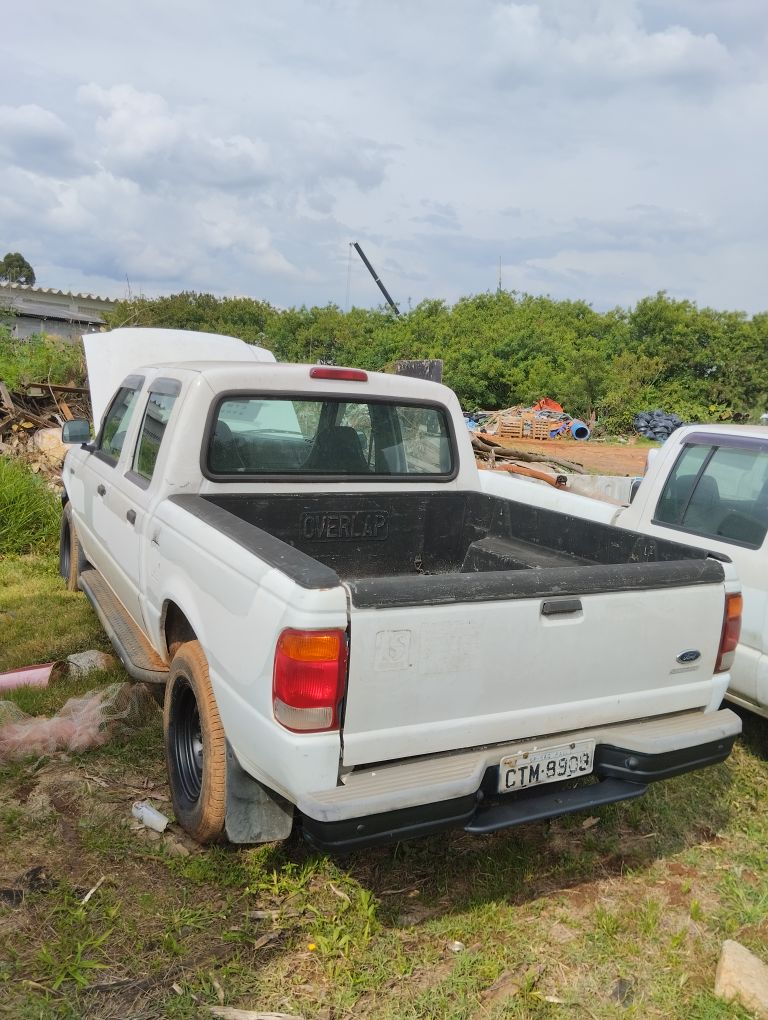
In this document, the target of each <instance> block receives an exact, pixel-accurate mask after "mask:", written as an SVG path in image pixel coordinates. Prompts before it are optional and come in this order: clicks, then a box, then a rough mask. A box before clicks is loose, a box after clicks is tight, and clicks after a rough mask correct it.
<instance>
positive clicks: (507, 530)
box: [170, 491, 723, 607]
mask: <svg viewBox="0 0 768 1020" xmlns="http://www.w3.org/2000/svg"><path fill="white" fill-rule="evenodd" d="M170 500H171V502H173V503H175V504H176V505H178V506H180V507H183V508H184V509H185V510H187V511H188V512H190V513H192V514H194V515H195V516H196V517H199V518H201V519H202V520H205V521H206V522H207V523H209V524H210V525H211V526H212V527H214V528H217V529H218V530H220V531H222V532H224V533H225V534H226V535H228V537H230V538H232V539H233V540H234V541H236V542H238V543H239V544H240V545H241V546H243V547H244V548H246V549H248V551H249V552H252V553H254V554H255V555H256V556H258V557H259V558H260V559H262V560H264V561H265V562H267V563H269V564H271V565H272V566H275V567H277V568H278V569H280V570H282V571H283V572H284V573H286V574H287V575H288V576H289V577H291V578H292V579H293V580H295V581H296V582H297V583H298V584H300V585H301V586H302V587H305V588H328V587H332V586H334V585H337V584H339V583H341V581H342V580H343V581H344V582H345V583H346V584H347V587H348V589H349V591H350V593H351V598H352V601H353V604H355V605H356V606H361V607H363V606H367V607H384V606H408V605H419V604H423V603H425V602H429V603H451V602H465V601H495V600H497V599H514V598H535V597H542V596H566V595H575V594H578V595H587V594H595V593H597V592H604V591H622V590H632V591H636V590H642V589H651V588H660V587H682V586H686V585H691V584H712V583H717V582H722V580H723V568H722V566H721V565H720V563H719V562H717V561H716V560H714V559H712V558H710V557H708V556H707V553H706V552H705V551H703V550H701V549H695V548H692V547H690V546H684V545H678V544H677V543H676V542H670V541H667V540H666V539H661V538H656V537H653V536H650V535H640V534H637V533H636V532H632V531H627V530H625V529H622V528H615V527H613V526H611V525H608V524H600V523H597V522H595V521H589V520H584V519H583V518H579V517H573V516H571V515H569V514H562V513H557V512H555V511H553V510H545V509H542V508H540V507H534V506H529V505H528V504H525V503H518V502H515V501H514V500H509V499H502V498H501V497H498V496H492V495H488V494H486V493H482V492H471V491H470V492H448V493H441V492H437V493H433V492H392V493H386V492H375V493H362V494H361V493H333V494H330V493H323V494H321V495H317V496H314V495H308V494H270V495H268V496H262V495H251V494H248V493H242V494H240V493H238V494H228V495H224V494H222V495H218V494H216V495H205V496H171V497H170Z"/></svg>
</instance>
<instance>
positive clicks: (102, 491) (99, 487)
mask: <svg viewBox="0 0 768 1020" xmlns="http://www.w3.org/2000/svg"><path fill="white" fill-rule="evenodd" d="M96 491H97V492H98V494H99V495H100V496H106V494H107V487H106V485H97V486H96Z"/></svg>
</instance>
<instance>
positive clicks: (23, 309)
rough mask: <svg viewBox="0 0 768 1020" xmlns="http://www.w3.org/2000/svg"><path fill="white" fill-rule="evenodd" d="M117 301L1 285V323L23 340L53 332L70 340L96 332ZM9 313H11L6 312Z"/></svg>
mask: <svg viewBox="0 0 768 1020" xmlns="http://www.w3.org/2000/svg"><path fill="white" fill-rule="evenodd" d="M116 304H117V301H115V300H113V299H112V298H103V297H97V296H96V295H95V294H72V293H70V292H69V291H63V290H55V289H54V288H53V287H29V286H26V285H24V284H20V283H4V284H0V321H4V322H5V323H6V324H7V325H8V326H10V328H11V330H12V332H13V335H14V336H16V337H18V338H19V339H20V340H23V339H24V338H25V337H28V336H30V335H31V334H32V333H54V334H56V335H57V336H62V337H65V338H67V339H73V338H75V337H79V336H80V335H81V334H82V333H97V332H98V331H99V329H100V328H101V327H102V326H103V325H104V315H105V313H106V312H110V311H112V309H113V308H114V307H115V305H116ZM7 310H10V314H8V315H4V314H3V313H4V312H6V311H7Z"/></svg>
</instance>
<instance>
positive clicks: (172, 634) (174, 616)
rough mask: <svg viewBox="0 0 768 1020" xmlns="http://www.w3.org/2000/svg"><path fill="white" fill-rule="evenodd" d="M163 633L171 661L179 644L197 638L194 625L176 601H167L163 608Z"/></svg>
mask: <svg viewBox="0 0 768 1020" xmlns="http://www.w3.org/2000/svg"><path fill="white" fill-rule="evenodd" d="M163 634H164V636H165V647H166V648H167V650H168V659H169V661H170V660H171V659H172V658H173V656H174V655H175V654H176V651H177V649H178V647H179V645H182V644H184V642H185V641H194V640H195V639H196V638H197V635H196V634H195V632H194V630H193V629H192V625H191V624H190V622H189V620H188V619H187V618H186V616H185V615H184V613H183V612H182V611H181V610H180V609H179V607H178V606H177V605H176V603H175V602H166V604H165V609H164V610H163Z"/></svg>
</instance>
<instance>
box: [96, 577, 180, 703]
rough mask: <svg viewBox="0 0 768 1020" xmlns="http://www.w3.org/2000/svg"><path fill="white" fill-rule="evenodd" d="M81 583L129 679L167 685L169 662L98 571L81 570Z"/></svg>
mask: <svg viewBox="0 0 768 1020" xmlns="http://www.w3.org/2000/svg"><path fill="white" fill-rule="evenodd" d="M78 584H79V586H80V589H81V590H82V591H83V592H84V593H85V595H86V597H87V599H88V601H89V602H90V603H91V605H92V606H93V608H94V610H95V611H96V615H97V616H98V618H99V620H100V621H101V625H102V627H103V628H104V630H105V631H106V632H107V637H108V638H109V640H110V641H111V642H112V647H113V648H114V649H115V651H116V652H117V655H118V658H119V659H120V661H121V662H122V664H123V665H124V666H125V669H126V672H127V673H128V674H129V676H132V677H133V678H134V680H143V681H144V683H149V684H164V683H165V682H166V680H167V679H168V665H167V663H165V662H164V661H163V659H161V658H160V656H159V655H158V654H157V652H156V651H155V650H154V648H153V647H152V645H150V643H149V641H147V639H146V637H145V636H144V635H143V634H142V632H141V631H140V630H139V628H138V627H137V626H136V624H135V623H134V622H133V620H132V619H131V617H130V615H129V614H128V612H127V610H126V608H125V606H124V605H123V604H122V602H120V600H119V599H118V598H117V596H116V595H115V593H114V592H113V591H112V589H111V588H110V587H109V585H108V584H107V582H106V581H105V580H104V578H103V577H102V576H101V574H100V573H99V572H98V570H94V569H93V568H92V567H91V568H89V569H88V570H83V571H81V573H80V578H79V581H78Z"/></svg>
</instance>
